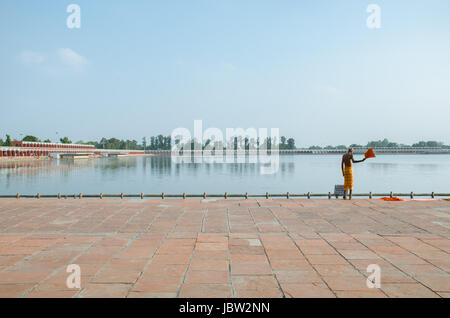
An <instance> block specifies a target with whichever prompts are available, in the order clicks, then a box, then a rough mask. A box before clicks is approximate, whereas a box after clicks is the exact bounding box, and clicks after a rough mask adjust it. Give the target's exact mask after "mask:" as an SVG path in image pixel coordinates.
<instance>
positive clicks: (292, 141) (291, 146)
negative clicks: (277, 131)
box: [287, 138, 296, 149]
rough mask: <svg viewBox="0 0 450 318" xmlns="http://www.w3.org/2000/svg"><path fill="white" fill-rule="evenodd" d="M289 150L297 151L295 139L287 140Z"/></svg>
mask: <svg viewBox="0 0 450 318" xmlns="http://www.w3.org/2000/svg"><path fill="white" fill-rule="evenodd" d="M287 149H296V147H295V140H294V138H289V139H288V140H287Z"/></svg>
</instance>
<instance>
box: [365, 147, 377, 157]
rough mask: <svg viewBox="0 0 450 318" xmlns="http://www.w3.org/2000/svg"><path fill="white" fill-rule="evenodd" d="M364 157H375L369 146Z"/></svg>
mask: <svg viewBox="0 0 450 318" xmlns="http://www.w3.org/2000/svg"><path fill="white" fill-rule="evenodd" d="M364 157H366V158H375V153H374V152H373V149H372V148H369V149H368V150H367V151H366V152H365V153H364Z"/></svg>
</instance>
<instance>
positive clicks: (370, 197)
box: [369, 191, 372, 199]
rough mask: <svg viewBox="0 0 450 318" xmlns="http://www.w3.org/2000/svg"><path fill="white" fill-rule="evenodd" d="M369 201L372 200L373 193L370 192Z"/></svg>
mask: <svg viewBox="0 0 450 318" xmlns="http://www.w3.org/2000/svg"><path fill="white" fill-rule="evenodd" d="M369 199H372V191H370V192H369Z"/></svg>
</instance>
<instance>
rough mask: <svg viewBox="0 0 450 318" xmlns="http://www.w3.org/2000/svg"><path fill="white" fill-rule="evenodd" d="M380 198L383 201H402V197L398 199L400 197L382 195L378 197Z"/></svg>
mask: <svg viewBox="0 0 450 318" xmlns="http://www.w3.org/2000/svg"><path fill="white" fill-rule="evenodd" d="M380 199H381V200H384V201H404V200H403V199H400V198H397V197H392V198H389V197H383V198H380Z"/></svg>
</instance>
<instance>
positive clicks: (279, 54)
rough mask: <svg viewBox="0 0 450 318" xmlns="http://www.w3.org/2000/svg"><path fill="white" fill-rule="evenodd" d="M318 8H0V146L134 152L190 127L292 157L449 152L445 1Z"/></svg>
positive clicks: (224, 4) (138, 4) (288, 4)
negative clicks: (125, 143)
mask: <svg viewBox="0 0 450 318" xmlns="http://www.w3.org/2000/svg"><path fill="white" fill-rule="evenodd" d="M329 2H330V1H324V0H322V1H314V2H300V1H283V2H282V3H280V2H276V1H256V0H251V1H245V2H242V1H237V0H232V1H207V0H195V1H189V2H187V1H171V2H170V3H166V2H162V1H161V2H159V1H158V2H149V1H132V2H126V1H120V2H119V1H114V2H110V1H95V2H93V1H87V0H72V1H59V2H58V3H55V2H54V1H50V0H46V1H39V2H37V1H36V2H25V1H13V0H2V1H1V3H0V40H1V42H2V49H1V50H0V68H1V70H2V71H1V73H0V74H1V75H0V85H1V88H0V105H1V109H0V110H1V113H2V116H0V138H2V139H4V138H5V134H10V135H11V137H13V138H17V139H19V138H23V137H24V136H26V135H35V136H37V137H39V138H41V139H43V140H44V139H47V138H49V139H51V140H52V141H54V140H55V139H56V132H58V138H61V137H64V136H68V137H69V138H70V139H71V140H72V141H73V142H76V141H78V140H84V141H90V140H96V141H98V140H100V139H101V138H102V137H107V138H111V137H116V138H119V139H135V140H137V141H138V142H139V143H141V141H142V137H144V136H145V137H147V139H148V138H149V137H150V136H153V135H156V134H160V133H161V134H164V135H170V133H171V131H172V130H173V129H175V128H177V127H186V128H188V129H189V130H191V131H193V123H194V120H196V119H201V120H203V125H204V129H206V128H208V127H217V128H219V129H221V130H223V131H225V128H237V127H241V128H244V129H246V128H250V127H254V128H279V129H280V135H283V136H287V137H293V138H294V139H295V141H296V146H297V147H302V146H311V145H319V146H326V145H339V144H345V145H349V144H351V143H356V144H362V145H365V144H366V143H367V142H368V141H372V140H379V139H383V138H387V139H389V140H390V141H394V142H397V143H403V144H412V143H415V142H418V141H421V140H425V141H427V140H436V141H441V142H444V143H445V144H450V129H448V122H449V119H450V107H449V106H450V89H449V88H450V59H449V56H450V41H449V39H450V19H449V18H448V13H449V12H450V1H445V0H432V1H423V0H417V1H406V0H399V1H395V2H393V1H385V0H384V1H374V2H367V1H360V0H350V1H345V2H339V3H337V2H333V3H329ZM71 3H76V4H78V5H79V6H80V8H81V28H80V29H69V28H68V27H67V25H66V19H67V17H68V16H69V15H70V13H67V12H66V8H67V6H68V5H69V4H71ZM369 3H376V4H378V5H379V6H380V8H381V28H380V29H369V28H368V27H367V25H366V20H367V17H368V16H369V13H367V12H366V8H367V6H368V4H369Z"/></svg>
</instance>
